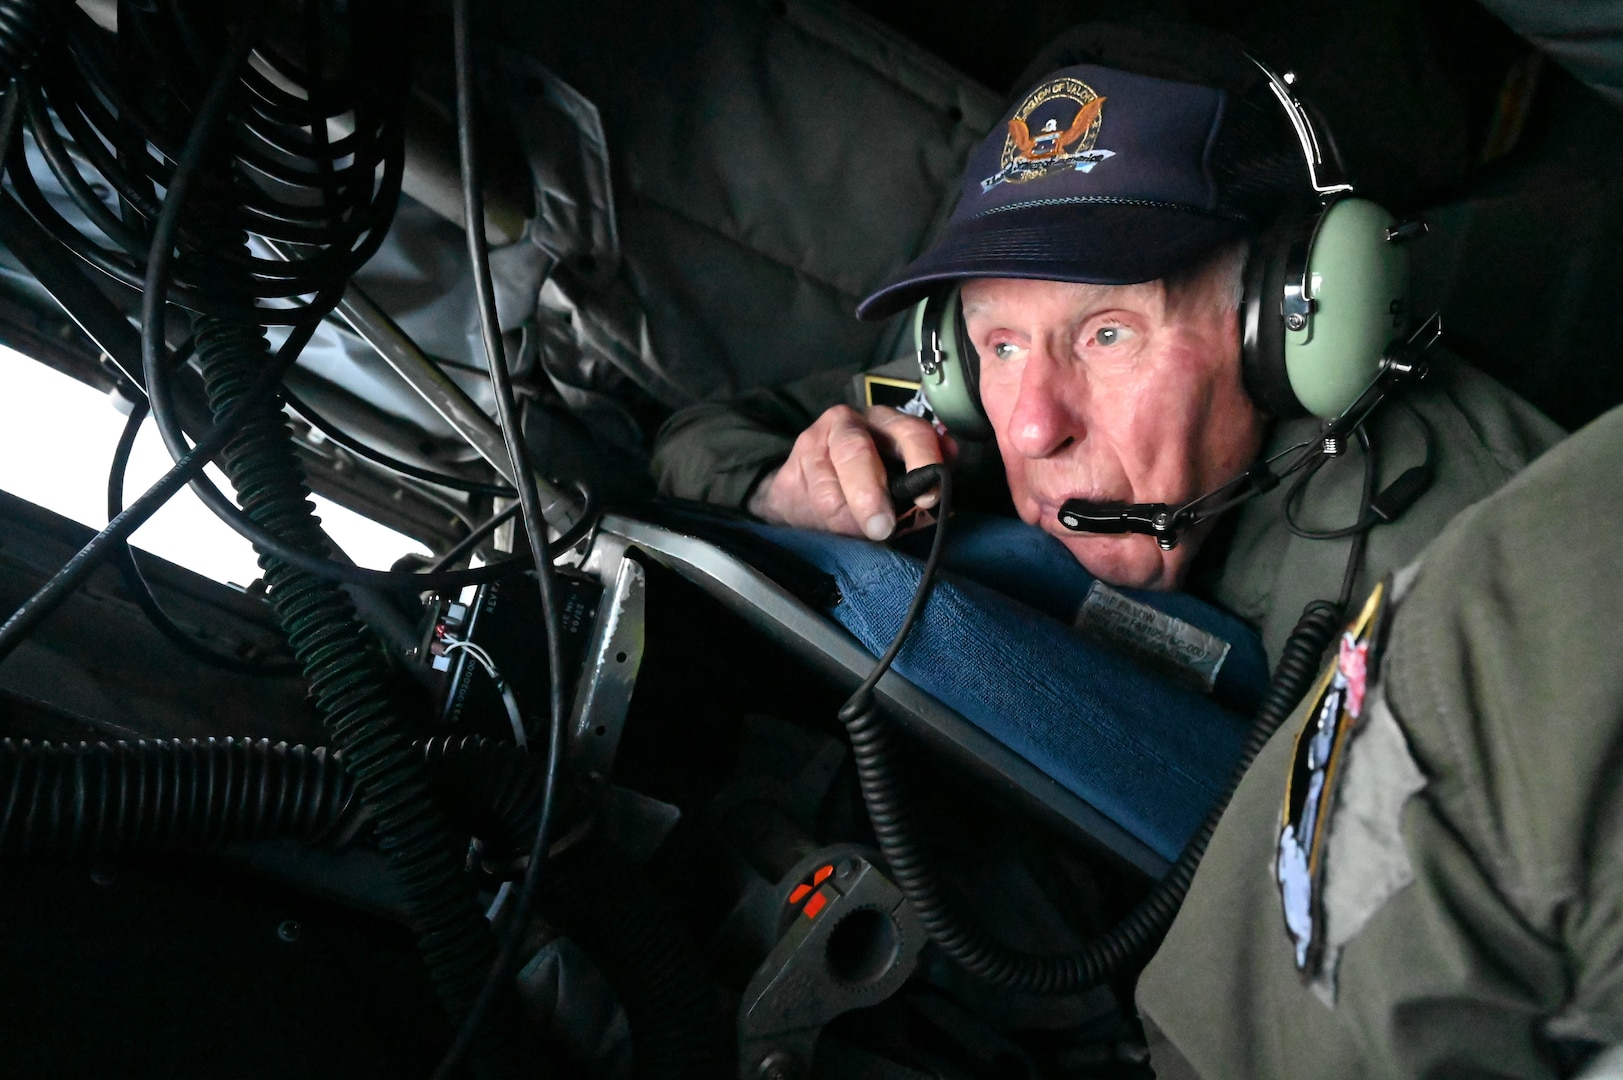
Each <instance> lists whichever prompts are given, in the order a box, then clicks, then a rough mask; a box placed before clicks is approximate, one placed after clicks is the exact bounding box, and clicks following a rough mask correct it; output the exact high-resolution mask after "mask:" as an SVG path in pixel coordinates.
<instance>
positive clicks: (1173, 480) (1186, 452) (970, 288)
mask: <svg viewBox="0 0 1623 1080" xmlns="http://www.w3.org/2000/svg"><path fill="white" fill-rule="evenodd" d="M1221 284H1222V283H1221V282H1220V281H1219V280H1217V279H1214V278H1212V277H1210V276H1208V277H1207V278H1204V279H1198V280H1196V281H1194V282H1193V283H1191V284H1189V285H1187V286H1185V287H1183V288H1181V289H1179V290H1178V291H1177V292H1175V293H1169V292H1168V290H1167V289H1166V288H1165V287H1163V286H1162V285H1161V284H1160V283H1159V282H1151V283H1148V284H1144V285H1115V286H1098V285H1076V284H1070V283H1065V282H1054V281H1013V280H990V279H987V280H977V281H970V282H967V283H966V284H965V285H964V288H963V300H964V318H965V324H966V326H967V327H968V329H969V336H970V340H971V341H972V342H974V344H975V348H976V350H977V351H978V352H979V354H980V356H981V401H982V403H983V404H984V405H985V408H986V414H987V416H988V418H989V419H990V420H991V422H992V430H993V432H994V433H995V434H996V436H997V443H998V449H999V450H1001V451H1002V454H1003V463H1004V468H1005V470H1006V471H1007V473H1008V480H1009V491H1010V494H1011V495H1012V496H1013V497H1014V505H1015V509H1016V510H1017V511H1018V512H1019V514H1020V517H1021V519H1022V520H1024V521H1026V522H1027V523H1029V524H1034V525H1038V526H1040V527H1041V528H1043V529H1045V530H1046V531H1048V532H1049V533H1052V534H1053V535H1054V536H1057V537H1058V538H1059V539H1060V540H1061V541H1062V542H1063V543H1064V544H1065V546H1066V547H1067V548H1069V549H1070V551H1071V553H1072V554H1073V555H1075V556H1076V558H1077V561H1078V562H1080V563H1081V564H1082V565H1083V566H1084V567H1086V568H1087V569H1088V570H1089V571H1090V572H1091V573H1093V574H1096V575H1098V576H1099V577H1101V578H1103V579H1104V580H1106V581H1108V582H1110V583H1112V584H1117V585H1132V586H1137V587H1140V588H1158V589H1171V588H1176V587H1178V585H1179V584H1180V583H1181V582H1182V581H1183V578H1184V576H1185V574H1186V573H1187V572H1188V569H1189V563H1190V560H1191V559H1192V558H1193V557H1194V554H1195V552H1196V550H1198V548H1199V541H1200V539H1201V536H1200V534H1199V533H1198V532H1197V533H1195V534H1192V535H1190V536H1189V537H1187V538H1186V539H1185V540H1184V542H1183V543H1181V544H1179V545H1178V547H1176V548H1174V549H1173V550H1172V551H1162V550H1161V549H1160V548H1159V547H1158V546H1157V545H1156V542H1155V539H1154V538H1153V537H1149V536H1140V535H1133V534H1129V535H1120V536H1104V535H1097V534H1090V533H1075V532H1071V531H1070V530H1068V529H1066V528H1064V527H1063V526H1062V525H1060V523H1059V520H1058V517H1057V515H1058V512H1059V508H1060V506H1061V504H1063V503H1064V502H1065V501H1066V500H1067V499H1073V498H1080V499H1089V500H1094V501H1102V502H1166V503H1172V504H1177V503H1180V502H1184V501H1186V500H1188V499H1191V498H1193V497H1194V496H1196V495H1199V494H1201V493H1203V492H1206V491H1210V490H1211V489H1212V488H1215V487H1217V486H1218V485H1220V484H1222V483H1224V482H1225V481H1227V480H1229V479H1231V478H1232V477H1233V476H1235V475H1236V474H1238V473H1240V472H1242V471H1243V470H1244V469H1245V468H1246V467H1247V466H1248V465H1249V464H1250V463H1251V462H1252V461H1253V460H1254V459H1255V457H1256V456H1257V453H1258V451H1259V449H1260V448H1261V444H1262V434H1263V421H1262V418H1261V416H1260V415H1259V413H1258V411H1257V409H1256V406H1254V405H1253V404H1252V403H1251V399H1250V398H1249V397H1247V396H1246V393H1245V390H1244V388H1243V386H1242V384H1241V379H1240V345H1239V342H1240V334H1239V317H1238V313H1237V312H1236V311H1235V310H1234V308H1233V306H1232V305H1231V304H1225V303H1223V300H1222V297H1221V295H1219V294H1220V293H1221V291H1222V288H1221Z"/></svg>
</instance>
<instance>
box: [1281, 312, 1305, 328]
mask: <svg viewBox="0 0 1623 1080" xmlns="http://www.w3.org/2000/svg"><path fill="white" fill-rule="evenodd" d="M1306 325H1307V316H1306V315H1294V314H1292V315H1287V316H1285V328H1286V329H1288V330H1300V329H1301V328H1302V327H1304V326H1306Z"/></svg>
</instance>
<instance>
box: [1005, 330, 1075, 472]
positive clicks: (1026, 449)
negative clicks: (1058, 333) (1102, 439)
mask: <svg viewBox="0 0 1623 1080" xmlns="http://www.w3.org/2000/svg"><path fill="white" fill-rule="evenodd" d="M1085 378H1086V376H1085V375H1084V374H1083V373H1082V372H1080V371H1078V370H1076V369H1075V366H1074V365H1071V364H1067V363H1064V362H1063V361H1061V360H1059V359H1056V358H1055V356H1054V355H1053V354H1052V353H1051V352H1050V351H1049V350H1048V349H1047V348H1045V347H1043V346H1041V345H1039V346H1036V347H1034V348H1033V349H1032V350H1031V353H1030V355H1029V356H1028V357H1027V358H1026V363H1025V366H1024V368H1023V369H1022V370H1021V372H1020V394H1019V396H1018V397H1017V398H1015V402H1014V410H1013V411H1012V412H1011V413H1010V414H1009V433H1008V439H1009V444H1010V445H1011V446H1012V447H1013V448H1014V450H1015V451H1016V452H1018V453H1019V454H1021V455H1022V456H1024V457H1028V458H1044V457H1048V456H1049V455H1050V454H1056V453H1058V452H1059V451H1061V450H1063V449H1065V448H1066V447H1067V446H1069V445H1071V444H1072V443H1074V442H1078V441H1080V440H1081V439H1082V438H1083V437H1084V436H1085V435H1086V434H1087V429H1086V425H1085V423H1084V422H1083V418H1082V410H1081V405H1082V399H1083V398H1084V397H1085V396H1086V390H1087V388H1086V387H1085V386H1084V385H1081V383H1080V381H1079V380H1084V379H1085Z"/></svg>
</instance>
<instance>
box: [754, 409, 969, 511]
mask: <svg viewBox="0 0 1623 1080" xmlns="http://www.w3.org/2000/svg"><path fill="white" fill-rule="evenodd" d="M953 449H954V447H953V446H952V440H951V439H950V438H949V437H947V436H944V435H939V434H937V432H936V429H935V427H934V426H932V425H931V423H930V422H929V421H928V420H924V419H922V418H920V417H917V416H908V415H906V414H905V413H900V412H897V411H896V410H895V409H892V408H888V407H886V406H883V405H879V406H875V407H874V408H872V409H869V410H868V412H867V415H864V414H862V413H859V412H857V411H856V410H855V409H852V408H850V407H848V406H845V405H836V406H834V407H833V408H831V409H829V410H828V411H827V412H825V413H824V414H823V415H822V416H819V417H818V418H817V420H816V422H815V423H813V424H812V426H811V427H809V428H807V429H806V430H805V431H803V432H801V433H800V437H799V438H798V439H796V440H795V445H794V449H793V450H791V451H790V452H789V460H788V461H786V462H784V463H783V465H782V466H781V467H779V469H778V470H777V471H776V472H774V473H769V474H768V475H767V476H766V477H764V478H763V479H762V480H761V482H760V483H759V484H758V485H756V488H755V493H754V494H753V495H751V496H750V500H749V506H748V509H749V512H750V513H752V514H754V515H755V516H756V517H758V518H761V519H762V520H765V521H770V522H774V523H776V524H780V525H793V526H795V527H797V528H803V529H818V530H821V531H824V532H834V533H842V534H844V535H846V536H866V537H867V538H868V539H870V540H883V539H884V538H885V537H887V536H889V535H890V534H891V530H893V529H895V528H896V512H895V510H894V509H893V508H892V507H891V504H890V493H889V491H888V489H887V486H886V477H885V463H884V458H890V459H892V460H899V461H901V463H902V464H903V465H904V466H905V467H906V468H907V470H908V471H909V472H911V471H912V470H914V469H917V468H921V467H923V466H925V465H936V464H941V463H942V462H943V460H944V457H945V455H946V454H948V453H950V452H951V451H952V450H953ZM881 455H884V457H881ZM936 498H937V494H936V492H934V491H931V492H927V493H926V494H924V495H920V496H919V497H918V498H917V499H916V500H914V501H915V502H916V503H917V505H919V506H924V507H928V506H934V505H935V502H936Z"/></svg>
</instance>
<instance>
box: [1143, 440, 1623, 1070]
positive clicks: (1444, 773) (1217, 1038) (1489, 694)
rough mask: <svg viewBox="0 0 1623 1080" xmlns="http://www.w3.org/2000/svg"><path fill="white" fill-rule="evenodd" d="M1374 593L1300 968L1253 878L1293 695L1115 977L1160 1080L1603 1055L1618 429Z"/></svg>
mask: <svg viewBox="0 0 1623 1080" xmlns="http://www.w3.org/2000/svg"><path fill="white" fill-rule="evenodd" d="M1411 582H1412V584H1411ZM1394 586H1395V590H1394V591H1395V592H1396V593H1397V594H1399V596H1400V598H1399V599H1398V600H1397V601H1396V603H1395V604H1394V606H1393V608H1392V614H1391V621H1390V623H1389V624H1388V625H1389V630H1388V632H1387V634H1386V639H1385V645H1384V650H1383V651H1382V652H1381V654H1380V656H1379V658H1378V661H1377V663H1376V664H1375V665H1373V666H1372V667H1371V669H1370V672H1371V678H1372V679H1375V680H1376V681H1375V682H1374V683H1373V684H1372V685H1370V686H1369V688H1368V689H1367V691H1366V692H1365V696H1364V701H1365V703H1366V704H1365V708H1364V712H1363V714H1362V716H1361V717H1359V718H1358V720H1357V722H1356V723H1355V724H1352V725H1350V727H1349V731H1350V734H1349V735H1348V738H1347V741H1346V743H1345V749H1344V752H1343V754H1342V757H1341V759H1340V765H1339V781H1338V782H1337V783H1338V785H1339V786H1337V787H1336V788H1333V789H1332V790H1331V795H1330V801H1329V803H1328V812H1327V816H1326V817H1325V819H1324V820H1325V822H1326V824H1325V832H1326V835H1327V840H1326V841H1325V846H1324V848H1323V850H1324V852H1325V854H1324V861H1323V877H1322V879H1321V881H1320V882H1319V885H1318V887H1317V888H1318V898H1319V900H1320V902H1321V905H1322V912H1323V918H1322V921H1321V922H1320V923H1319V924H1317V925H1316V927H1315V932H1316V933H1319V934H1322V935H1324V936H1325V940H1326V941H1328V942H1331V943H1332V947H1329V948H1327V949H1326V953H1325V960H1324V962H1323V966H1322V967H1321V968H1320V970H1319V971H1318V972H1316V973H1315V972H1312V971H1309V972H1308V973H1307V976H1306V977H1305V976H1304V974H1303V973H1301V972H1299V971H1298V968H1297V963H1296V953H1295V951H1294V949H1293V946H1292V942H1291V939H1290V937H1289V936H1288V934H1287V931H1286V922H1285V916H1284V908H1283V904H1282V899H1281V889H1280V885H1279V882H1278V880H1277V878H1278V876H1279V875H1278V873H1277V868H1276V865H1275V853H1276V851H1277V850H1278V849H1279V837H1280V831H1281V819H1282V815H1283V812H1284V807H1285V792H1286V785H1287V775H1288V774H1289V773H1290V771H1291V766H1292V763H1293V760H1296V759H1295V758H1294V757H1293V755H1294V754H1295V752H1296V750H1297V745H1298V744H1297V742H1296V740H1297V735H1298V732H1299V731H1301V730H1303V727H1304V724H1305V723H1306V722H1307V721H1308V719H1309V716H1308V713H1309V712H1310V711H1311V705H1312V703H1313V698H1311V697H1310V698H1309V700H1308V702H1307V703H1306V705H1304V707H1303V708H1302V709H1301V710H1299V711H1298V715H1297V716H1296V717H1294V718H1292V719H1291V720H1289V721H1287V722H1286V724H1285V725H1283V726H1282V728H1281V730H1280V731H1279V732H1278V733H1277V734H1276V735H1275V737H1274V738H1273V739H1272V740H1271V741H1270V742H1269V743H1268V745H1267V746H1266V747H1265V749H1264V750H1263V752H1262V753H1261V755H1260V756H1259V757H1258V759H1257V761H1256V762H1255V764H1254V765H1253V766H1252V768H1251V770H1250V771H1249V773H1248V774H1247V776H1246V778H1245V780H1244V782H1243V783H1242V784H1241V785H1240V788H1239V790H1238V792H1237V793H1236V795H1235V798H1234V801H1233V803H1232V804H1231V805H1230V807H1229V809H1228V812H1227V813H1226V815H1225V816H1224V819H1223V821H1222V824H1221V826H1220V827H1219V829H1218V830H1217V833H1216V835H1215V837H1214V838H1213V841H1212V844H1211V846H1210V848H1209V850H1208V853H1207V855H1206V858H1205V862H1204V864H1203V865H1202V866H1201V868H1200V872H1199V874H1198V875H1197V877H1196V879H1195V882H1194V886H1193V888H1192V890H1191V891H1190V894H1189V897H1188V899H1187V901H1186V902H1185V904H1184V906H1183V909H1182V912H1181V913H1180V915H1179V917H1178V919H1177V921H1176V923H1175V924H1174V925H1173V927H1172V930H1171V932H1170V933H1169V935H1168V936H1167V938H1166V940H1165V942H1164V943H1163V945H1162V947H1161V949H1160V951H1159V952H1158V953H1157V955H1156V956H1155V957H1154V959H1153V961H1152V962H1151V964H1150V965H1149V967H1148V969H1147V970H1146V972H1145V973H1144V975H1143V978H1142V979H1141V981H1140V983H1139V987H1138V1004H1139V1008H1140V1011H1141V1014H1142V1015H1143V1017H1144V1020H1145V1023H1146V1027H1147V1029H1148V1031H1149V1033H1150V1036H1151V1052H1152V1060H1153V1063H1154V1065H1155V1068H1156V1071H1157V1075H1158V1076H1160V1077H1163V1078H1177V1077H1206V1078H1219V1077H1222V1078H1229V1077H1237V1078H1238V1077H1244V1078H1255V1080H1267V1078H1274V1077H1280V1078H1284V1077H1289V1078H1303V1077H1312V1078H1317V1080H1341V1078H1352V1077H1445V1076H1446V1077H1523V1078H1536V1077H1558V1076H1571V1075H1574V1074H1575V1073H1577V1072H1578V1071H1579V1070H1580V1069H1581V1068H1583V1066H1584V1064H1585V1062H1586V1060H1587V1059H1589V1058H1591V1057H1593V1056H1594V1055H1595V1054H1597V1053H1599V1052H1602V1049H1603V1048H1604V1047H1606V1046H1608V1045H1615V1044H1620V1043H1623V647H1620V641H1619V633H1618V631H1617V629H1616V627H1617V624H1618V618H1619V614H1620V613H1623V410H1618V411H1613V412H1612V413H1610V414H1608V415H1606V416H1605V417H1603V418H1601V419H1600V420H1598V421H1596V422H1595V423H1594V424H1592V425H1590V426H1589V427H1588V428H1586V429H1585V430H1583V431H1582V432H1580V433H1578V434H1576V435H1574V436H1572V437H1571V438H1570V439H1568V440H1567V441H1566V442H1565V443H1564V444H1562V445H1561V446H1558V447H1556V448H1555V449H1553V450H1551V451H1550V452H1549V453H1548V454H1546V455H1545V456H1543V457H1542V458H1541V459H1540V460H1539V461H1538V462H1536V463H1534V464H1533V465H1532V466H1530V467H1529V468H1528V469H1527V470H1526V471H1525V472H1523V473H1521V474H1520V475H1519V476H1518V477H1517V478H1516V479H1515V480H1514V481H1512V482H1511V483H1510V484H1509V485H1507V486H1506V487H1505V488H1504V489H1503V490H1502V491H1501V492H1500V493H1499V494H1498V495H1496V496H1494V497H1493V498H1491V499H1489V500H1487V501H1486V502H1483V503H1482V504H1480V505H1479V506H1477V507H1474V508H1473V509H1471V510H1469V511H1467V512H1466V513H1465V514H1463V515H1461V516H1460V517H1459V518H1458V519H1457V520H1456V521H1455V522H1453V523H1452V524H1451V525H1450V526H1449V527H1448V528H1447V529H1446V531H1445V532H1444V533H1443V534H1442V535H1441V536H1440V537H1439V538H1438V539H1437V541H1436V542H1435V543H1434V544H1432V545H1431V546H1430V547H1429V548H1428V549H1427V550H1426V552H1425V554H1424V555H1423V557H1422V558H1421V559H1420V561H1419V562H1418V564H1417V566H1416V567H1414V568H1412V569H1411V570H1409V571H1404V572H1403V573H1400V574H1399V575H1397V578H1396V580H1395V582H1394ZM1377 672H1378V677H1377Z"/></svg>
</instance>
